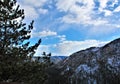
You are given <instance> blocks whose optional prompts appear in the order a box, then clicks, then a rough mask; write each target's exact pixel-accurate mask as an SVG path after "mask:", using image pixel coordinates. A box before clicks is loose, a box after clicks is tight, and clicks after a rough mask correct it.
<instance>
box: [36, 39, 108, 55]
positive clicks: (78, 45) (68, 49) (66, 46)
mask: <svg viewBox="0 0 120 84" xmlns="http://www.w3.org/2000/svg"><path fill="white" fill-rule="evenodd" d="M106 43H108V42H106V41H97V40H85V41H63V42H61V43H57V44H53V45H40V47H39V48H38V50H37V52H36V53H37V55H38V54H40V53H42V52H43V51H45V52H47V53H49V52H51V53H52V55H61V56H69V55H71V54H72V53H74V52H77V51H80V50H83V49H86V48H89V47H95V46H97V47H98V46H103V45H104V44H106Z"/></svg>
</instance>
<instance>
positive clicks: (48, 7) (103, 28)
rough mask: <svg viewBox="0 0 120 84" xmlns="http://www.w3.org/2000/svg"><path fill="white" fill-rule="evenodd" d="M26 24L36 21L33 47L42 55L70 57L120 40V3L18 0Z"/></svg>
mask: <svg viewBox="0 0 120 84" xmlns="http://www.w3.org/2000/svg"><path fill="white" fill-rule="evenodd" d="M18 4H20V7H21V8H22V9H24V11H25V20H24V21H25V22H26V23H28V24H29V23H30V22H31V21H32V20H34V21H35V22H34V29H33V30H32V33H31V36H32V37H31V39H30V41H31V44H34V43H35V42H37V40H38V39H40V38H41V39H42V43H41V44H40V46H39V47H38V49H37V50H36V54H35V56H40V55H41V54H42V52H44V51H45V52H46V53H50V52H51V53H52V55H53V56H69V55H71V54H72V53H74V52H77V51H80V50H83V49H86V48H89V47H95V46H96V47H99V46H103V45H105V44H106V43H108V42H110V41H112V40H114V39H116V38H119V37H120V33H119V32H120V0H18Z"/></svg>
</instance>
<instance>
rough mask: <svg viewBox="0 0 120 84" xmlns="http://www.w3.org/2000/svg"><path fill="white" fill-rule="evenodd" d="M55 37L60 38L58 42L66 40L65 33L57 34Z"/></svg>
mask: <svg viewBox="0 0 120 84" xmlns="http://www.w3.org/2000/svg"><path fill="white" fill-rule="evenodd" d="M57 38H59V39H60V42H63V41H65V40H66V36H65V35H58V36H57Z"/></svg>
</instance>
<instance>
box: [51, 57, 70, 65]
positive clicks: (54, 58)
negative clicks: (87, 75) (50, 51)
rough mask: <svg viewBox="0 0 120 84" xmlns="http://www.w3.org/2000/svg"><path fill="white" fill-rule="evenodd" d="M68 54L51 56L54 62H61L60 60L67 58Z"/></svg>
mask: <svg viewBox="0 0 120 84" xmlns="http://www.w3.org/2000/svg"><path fill="white" fill-rule="evenodd" d="M67 57H68V56H51V58H50V59H51V62H53V63H54V64H57V63H59V62H60V61H63V60H64V59H66V58H67Z"/></svg>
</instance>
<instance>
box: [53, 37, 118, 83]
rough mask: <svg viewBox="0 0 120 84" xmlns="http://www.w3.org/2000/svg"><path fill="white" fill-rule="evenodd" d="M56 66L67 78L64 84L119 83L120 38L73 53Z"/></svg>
mask: <svg viewBox="0 0 120 84" xmlns="http://www.w3.org/2000/svg"><path fill="white" fill-rule="evenodd" d="M54 67H56V69H57V70H59V74H60V75H61V76H63V77H65V78H66V80H64V81H66V82H64V84H119V83H120V38H118V39H116V40H114V41H112V42H110V43H108V44H106V45H105V46H103V47H91V48H88V49H86V50H82V51H78V52H76V53H73V54H72V55H70V57H68V58H67V59H65V60H63V61H62V62H60V63H58V64H57V65H55V66H54ZM53 84H54V83H53ZM56 84H57V83H56ZM60 84H61V83H60Z"/></svg>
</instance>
